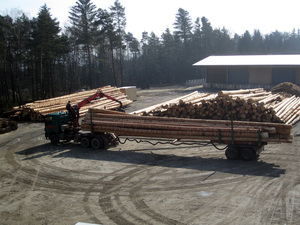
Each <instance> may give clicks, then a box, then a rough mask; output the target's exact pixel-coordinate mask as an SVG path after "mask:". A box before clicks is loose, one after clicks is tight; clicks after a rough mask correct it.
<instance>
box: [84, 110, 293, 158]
mask: <svg viewBox="0 0 300 225" xmlns="http://www.w3.org/2000/svg"><path fill="white" fill-rule="evenodd" d="M81 128H82V130H85V131H88V132H91V133H99V132H103V133H113V134H114V135H115V137H116V138H118V137H119V136H120V137H121V136H124V137H139V138H169V139H170V138H171V139H173V140H175V141H176V142H178V141H185V140H188V141H189V142H191V141H194V142H195V143H197V142H199V141H201V142H202V143H203V142H206V143H208V144H211V145H213V146H215V147H216V145H217V144H223V145H224V144H225V145H226V147H225V148H224V149H225V155H226V157H227V158H228V159H231V160H233V159H243V160H253V159H256V158H257V157H258V155H259V154H260V152H261V151H263V150H264V146H265V145H267V144H268V143H270V142H271V143H291V142H292V141H293V136H292V135H291V129H292V126H291V125H286V124H277V123H258V122H248V121H247V122H246V121H225V120H203V119H184V118H170V117H154V116H136V115H132V114H127V113H124V112H114V111H110V110H96V109H90V110H89V112H88V113H87V114H86V116H85V118H84V120H83V121H82V125H81ZM90 141H92V140H90ZM172 143H174V141H172Z"/></svg>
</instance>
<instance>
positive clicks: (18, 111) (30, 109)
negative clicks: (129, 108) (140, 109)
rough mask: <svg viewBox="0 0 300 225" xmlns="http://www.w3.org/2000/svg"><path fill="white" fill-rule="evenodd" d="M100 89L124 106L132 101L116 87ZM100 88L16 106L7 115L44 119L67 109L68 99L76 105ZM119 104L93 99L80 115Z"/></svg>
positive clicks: (15, 118)
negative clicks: (89, 109)
mask: <svg viewBox="0 0 300 225" xmlns="http://www.w3.org/2000/svg"><path fill="white" fill-rule="evenodd" d="M99 89H101V91H102V92H103V93H105V94H107V95H109V96H111V97H113V98H115V99H117V100H119V101H121V102H122V104H123V106H126V105H128V104H130V103H132V101H131V100H129V99H127V97H126V95H124V94H123V93H122V92H121V91H120V90H119V89H118V88H116V87H111V86H105V87H101V88H99ZM99 89H93V90H89V91H83V92H77V93H74V94H70V95H64V96H61V97H57V98H50V99H45V100H39V101H35V102H32V103H28V104H26V105H22V106H19V107H15V108H14V109H13V110H12V111H10V112H7V113H6V117H10V118H12V119H14V120H31V121H42V120H43V116H44V115H46V114H49V113H54V112H59V111H65V110H66V104H67V103H68V101H71V105H76V104H77V103H78V102H80V101H82V100H84V99H85V98H88V97H89V96H91V95H93V94H95V93H96V92H97V91H98V90H99ZM119 106H120V105H119V103H117V102H114V101H112V100H109V99H107V98H105V97H103V98H100V99H96V100H94V101H92V102H91V104H88V105H85V106H83V107H82V108H81V109H80V116H81V117H82V116H84V114H85V113H86V112H87V111H88V108H90V107H94V108H98V109H116V108H118V107H119Z"/></svg>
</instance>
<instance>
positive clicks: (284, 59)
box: [193, 55, 300, 66]
mask: <svg viewBox="0 0 300 225" xmlns="http://www.w3.org/2000/svg"><path fill="white" fill-rule="evenodd" d="M193 66H300V55H226V56H209V57H207V58H205V59H203V60H201V61H199V62H197V63H195V64H193Z"/></svg>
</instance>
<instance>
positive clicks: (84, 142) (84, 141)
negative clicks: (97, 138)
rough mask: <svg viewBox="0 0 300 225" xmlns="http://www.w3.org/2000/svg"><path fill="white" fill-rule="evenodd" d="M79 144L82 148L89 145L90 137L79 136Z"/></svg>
mask: <svg viewBox="0 0 300 225" xmlns="http://www.w3.org/2000/svg"><path fill="white" fill-rule="evenodd" d="M80 144H81V146H82V147H84V148H88V147H90V139H89V138H88V137H83V138H81V141H80Z"/></svg>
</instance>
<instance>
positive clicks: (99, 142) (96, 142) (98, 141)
mask: <svg viewBox="0 0 300 225" xmlns="http://www.w3.org/2000/svg"><path fill="white" fill-rule="evenodd" d="M91 145H92V148H94V149H99V148H104V141H103V139H102V138H101V137H95V138H93V139H92V141H91Z"/></svg>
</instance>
